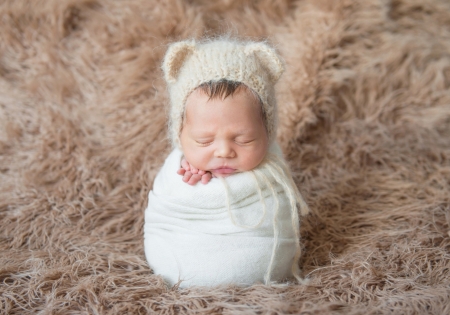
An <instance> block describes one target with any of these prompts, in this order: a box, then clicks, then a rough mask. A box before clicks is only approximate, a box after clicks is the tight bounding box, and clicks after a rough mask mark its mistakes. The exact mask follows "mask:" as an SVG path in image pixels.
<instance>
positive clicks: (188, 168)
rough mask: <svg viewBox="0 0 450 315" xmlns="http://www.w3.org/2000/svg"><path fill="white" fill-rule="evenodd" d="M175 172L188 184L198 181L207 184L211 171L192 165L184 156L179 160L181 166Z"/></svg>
mask: <svg viewBox="0 0 450 315" xmlns="http://www.w3.org/2000/svg"><path fill="white" fill-rule="evenodd" d="M177 174H179V175H182V176H183V178H182V180H183V181H184V182H185V183H188V184H189V185H195V184H197V183H198V182H199V181H200V182H201V183H202V184H207V183H208V182H209V181H210V180H211V177H212V175H211V173H210V172H205V171H203V170H199V169H197V168H195V167H193V166H192V165H191V164H190V163H189V162H188V161H187V160H186V159H185V158H183V159H182V160H181V168H180V169H179V170H178V171H177Z"/></svg>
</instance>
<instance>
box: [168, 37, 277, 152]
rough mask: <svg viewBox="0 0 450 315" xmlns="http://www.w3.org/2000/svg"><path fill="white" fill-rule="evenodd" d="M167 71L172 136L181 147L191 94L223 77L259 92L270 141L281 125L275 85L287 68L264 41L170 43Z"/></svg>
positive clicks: (175, 145)
mask: <svg viewBox="0 0 450 315" xmlns="http://www.w3.org/2000/svg"><path fill="white" fill-rule="evenodd" d="M162 69H163V71H164V75H165V79H166V82H167V86H168V90H169V95H170V114H169V136H170V138H171V141H172V144H173V147H178V148H180V143H179V134H180V131H181V126H182V121H183V115H184V112H185V110H184V106H185V104H186V99H187V97H188V96H189V94H190V93H191V92H192V91H193V90H194V89H195V88H197V87H198V86H199V85H201V84H202V83H205V82H208V81H219V80H222V79H226V80H230V81H236V82H241V83H244V84H245V85H246V86H247V87H249V88H250V89H252V90H253V91H254V92H256V93H257V94H258V96H259V97H260V99H261V101H262V107H263V108H262V109H263V111H264V113H265V117H266V124H267V126H266V127H267V131H268V135H269V139H270V140H274V139H275V134H276V128H277V113H276V110H277V109H276V99H275V91H274V86H275V83H276V82H277V81H278V79H279V78H280V76H281V74H282V73H283V71H284V66H283V63H282V61H281V59H280V58H279V56H278V55H277V53H276V51H275V50H274V49H273V48H272V47H270V46H269V45H267V44H266V43H264V42H248V43H247V42H240V41H233V40H214V41H205V42H196V41H194V40H187V41H181V42H177V43H174V44H172V45H171V46H169V48H168V50H167V53H166V55H165V57H164V61H163V65H162Z"/></svg>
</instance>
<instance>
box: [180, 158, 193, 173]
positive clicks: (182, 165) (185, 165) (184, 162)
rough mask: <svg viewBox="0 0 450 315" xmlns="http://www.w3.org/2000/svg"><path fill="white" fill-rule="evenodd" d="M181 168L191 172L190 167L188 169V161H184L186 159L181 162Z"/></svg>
mask: <svg viewBox="0 0 450 315" xmlns="http://www.w3.org/2000/svg"><path fill="white" fill-rule="evenodd" d="M181 167H182V168H184V169H185V170H186V171H190V170H191V167H190V165H189V163H188V161H186V159H182V160H181Z"/></svg>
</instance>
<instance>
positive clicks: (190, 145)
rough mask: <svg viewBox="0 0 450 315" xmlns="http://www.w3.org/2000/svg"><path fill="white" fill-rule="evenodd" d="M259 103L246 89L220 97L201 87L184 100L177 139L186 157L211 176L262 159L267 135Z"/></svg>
mask: <svg viewBox="0 0 450 315" xmlns="http://www.w3.org/2000/svg"><path fill="white" fill-rule="evenodd" d="M260 111H261V109H260V105H259V104H258V103H257V101H256V100H255V98H254V96H253V95H252V94H251V93H250V92H249V91H248V90H246V89H245V88H240V89H239V90H237V91H236V92H235V93H234V94H233V95H232V96H228V97H227V98H226V99H224V100H222V99H220V98H215V99H212V100H209V97H208V95H207V94H205V93H204V92H202V91H200V90H195V91H194V92H192V93H191V94H190V95H189V97H188V98H187V101H186V117H185V121H184V125H183V129H182V131H181V135H180V140H181V147H182V149H183V153H184V156H185V158H186V160H187V161H188V162H189V163H190V164H191V165H192V166H194V167H196V168H198V169H200V170H204V171H210V172H211V173H212V175H213V176H216V177H220V176H222V177H223V176H228V175H231V174H234V173H238V172H245V171H249V170H251V169H253V168H255V167H257V166H258V165H259V164H260V163H261V161H262V160H263V159H264V157H265V155H266V153H267V149H268V143H269V141H268V136H267V131H266V128H265V126H264V122H263V119H262V117H261V112H260Z"/></svg>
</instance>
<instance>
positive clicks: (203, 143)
mask: <svg viewBox="0 0 450 315" xmlns="http://www.w3.org/2000/svg"><path fill="white" fill-rule="evenodd" d="M195 143H197V144H198V145H199V146H201V147H206V146H208V145H210V144H211V143H212V141H197V140H195Z"/></svg>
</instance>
